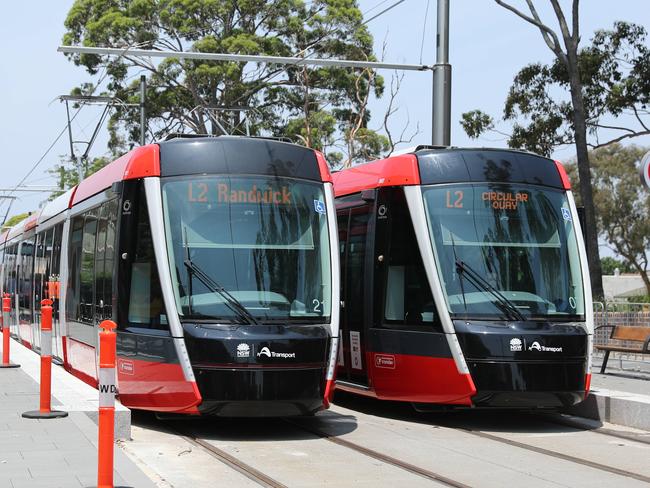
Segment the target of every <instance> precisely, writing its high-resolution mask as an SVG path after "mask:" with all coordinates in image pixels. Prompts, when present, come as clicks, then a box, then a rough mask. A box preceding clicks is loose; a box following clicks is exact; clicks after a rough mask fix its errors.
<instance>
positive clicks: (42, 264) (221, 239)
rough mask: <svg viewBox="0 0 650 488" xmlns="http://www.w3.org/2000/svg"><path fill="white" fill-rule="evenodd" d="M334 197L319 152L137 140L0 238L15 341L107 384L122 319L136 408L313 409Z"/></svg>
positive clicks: (122, 366)
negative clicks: (102, 331) (104, 343)
mask: <svg viewBox="0 0 650 488" xmlns="http://www.w3.org/2000/svg"><path fill="white" fill-rule="evenodd" d="M334 216H335V207H334V193H333V186H332V179H331V175H330V172H329V169H328V166H327V163H326V161H325V159H324V157H323V156H322V154H320V153H319V152H317V151H314V150H311V149H307V148H304V147H300V146H297V145H293V144H287V143H283V142H279V141H275V140H269V139H262V138H246V137H229V136H222V137H176V138H172V139H170V140H167V141H164V142H160V143H157V144H150V145H146V146H142V147H138V148H136V149H134V150H133V151H131V152H129V153H128V154H126V155H125V156H122V157H121V158H119V159H117V160H116V161H114V162H112V163H110V164H108V165H107V166H106V167H104V168H103V169H101V170H100V171H98V172H97V173H95V174H93V175H92V176H90V177H89V178H87V179H85V180H83V181H82V182H81V183H80V184H79V185H78V186H76V187H75V188H73V189H72V190H70V191H68V192H67V193H66V194H64V195H62V196H60V197H58V198H57V199H55V200H53V201H52V202H50V203H48V204H47V205H46V206H45V207H44V208H43V209H42V211H41V212H39V213H38V214H34V215H32V216H31V217H30V218H29V219H28V220H26V221H25V222H23V223H21V224H19V225H17V226H15V227H14V228H12V229H10V231H9V232H8V233H5V234H4V235H3V236H2V238H1V241H0V258H1V261H0V262H1V263H2V266H1V267H0V283H1V284H2V291H3V292H7V293H9V294H10V295H11V298H12V315H11V320H10V330H11V333H12V335H13V336H14V338H16V339H17V340H19V341H21V342H22V343H23V344H24V345H26V346H27V347H30V348H33V349H35V350H38V349H39V348H40V344H39V338H40V334H39V328H40V302H41V299H43V298H51V299H53V300H54V306H53V307H54V334H53V335H54V337H53V349H52V350H53V356H54V357H55V359H57V358H58V360H60V361H61V362H62V363H63V364H64V366H65V368H66V369H68V370H69V371H70V372H72V373H73V374H74V375H76V376H78V377H79V378H81V379H83V380H84V381H86V382H87V383H89V384H92V385H95V386H96V385H97V381H98V348H97V345H98V324H99V323H100V322H101V321H102V320H104V319H112V320H114V321H115V322H116V323H117V387H118V391H119V399H120V401H121V402H122V403H123V404H124V405H126V406H128V407H130V408H136V409H144V410H154V411H159V412H174V413H186V414H205V415H218V416H287V415H308V414H311V413H314V412H315V411H318V410H320V409H323V408H327V407H328V405H329V400H330V397H331V394H332V391H333V376H334V367H335V362H336V351H337V340H338V339H337V338H338V335H339V334H338V322H339V319H338V316H339V307H338V303H339V288H340V286H339V260H338V252H337V249H338V242H337V232H336V220H335V218H334Z"/></svg>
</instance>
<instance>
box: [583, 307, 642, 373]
mask: <svg viewBox="0 0 650 488" xmlns="http://www.w3.org/2000/svg"><path fill="white" fill-rule="evenodd" d="M605 325H608V326H610V325H625V326H631V327H650V303H627V302H594V326H595V327H596V331H595V333H594V345H598V344H600V345H604V344H610V343H611V344H617V345H621V346H633V347H634V346H638V343H626V342H625V341H617V340H615V339H610V335H611V333H612V328H611V327H602V326H605ZM599 327H602V328H599ZM603 355H604V352H603V351H598V350H597V349H595V348H594V356H596V357H602V356H603ZM612 359H620V360H621V361H634V362H644V363H650V355H648V354H629V353H621V352H612V353H611V358H610V361H611V360H612Z"/></svg>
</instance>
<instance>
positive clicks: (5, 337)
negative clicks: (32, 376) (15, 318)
mask: <svg viewBox="0 0 650 488" xmlns="http://www.w3.org/2000/svg"><path fill="white" fill-rule="evenodd" d="M10 312H11V295H9V293H5V294H4V295H3V296H2V364H0V368H20V364H14V363H11V362H10V361H9V344H10V338H11V337H10V335H9V323H10V322H11V317H10Z"/></svg>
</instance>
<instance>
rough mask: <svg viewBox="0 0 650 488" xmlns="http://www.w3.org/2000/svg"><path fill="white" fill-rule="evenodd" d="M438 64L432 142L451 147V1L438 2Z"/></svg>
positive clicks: (434, 73) (435, 79) (434, 68)
mask: <svg viewBox="0 0 650 488" xmlns="http://www.w3.org/2000/svg"><path fill="white" fill-rule="evenodd" d="M436 44H437V46H436V64H435V65H434V67H433V97H432V101H433V110H432V113H433V119H432V121H431V122H432V127H431V131H432V142H433V144H434V145H437V146H449V145H451V65H450V64H449V0H438V33H437V36H436Z"/></svg>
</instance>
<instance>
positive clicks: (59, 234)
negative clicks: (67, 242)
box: [51, 224, 63, 280]
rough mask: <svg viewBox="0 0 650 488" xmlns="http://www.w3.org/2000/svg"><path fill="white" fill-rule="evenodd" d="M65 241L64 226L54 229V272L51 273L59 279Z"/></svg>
mask: <svg viewBox="0 0 650 488" xmlns="http://www.w3.org/2000/svg"><path fill="white" fill-rule="evenodd" d="M62 240H63V224H58V225H57V226H56V227H54V236H53V239H52V271H51V273H52V274H53V275H55V276H56V279H57V280H58V279H59V276H60V273H61V269H60V268H61V241H62Z"/></svg>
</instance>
